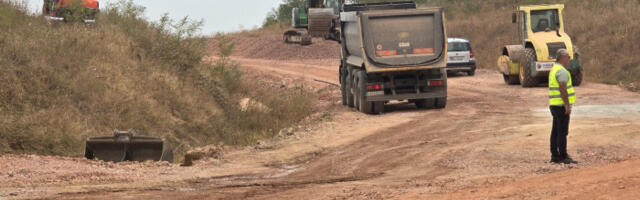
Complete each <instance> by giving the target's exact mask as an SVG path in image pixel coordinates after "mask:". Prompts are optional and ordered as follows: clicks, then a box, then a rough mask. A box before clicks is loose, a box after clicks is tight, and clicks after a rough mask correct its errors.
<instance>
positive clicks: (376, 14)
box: [337, 1, 447, 114]
mask: <svg viewBox="0 0 640 200" xmlns="http://www.w3.org/2000/svg"><path fill="white" fill-rule="evenodd" d="M337 26H339V29H338V30H339V31H338V33H339V35H340V40H339V41H340V43H341V45H342V51H341V64H340V70H339V80H340V85H341V91H342V102H343V104H344V105H346V106H349V107H355V108H356V109H357V110H359V111H361V112H363V113H367V114H379V113H382V112H383V111H384V104H385V103H387V102H390V101H394V100H408V101H409V102H413V103H415V105H416V106H417V107H418V108H434V107H435V108H444V107H446V105H447V73H446V65H447V34H446V31H445V17H444V12H443V9H442V8H417V7H416V4H415V3H414V2H411V1H404V2H388V3H368V4H350V5H343V6H342V10H341V13H340V22H339V24H337Z"/></svg>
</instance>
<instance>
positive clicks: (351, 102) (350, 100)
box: [345, 70, 355, 108]
mask: <svg viewBox="0 0 640 200" xmlns="http://www.w3.org/2000/svg"><path fill="white" fill-rule="evenodd" d="M352 73H353V71H350V70H347V74H346V77H345V78H346V81H345V92H346V96H347V97H346V98H347V106H349V107H351V108H353V106H355V99H354V96H353V94H354V93H353V91H354V89H353V78H354V77H353V74H352Z"/></svg>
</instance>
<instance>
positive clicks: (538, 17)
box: [531, 9, 560, 33]
mask: <svg viewBox="0 0 640 200" xmlns="http://www.w3.org/2000/svg"><path fill="white" fill-rule="evenodd" d="M559 22H560V20H559V18H558V10H557V9H552V10H534V11H531V30H532V31H533V32H534V33H536V32H546V31H555V30H557V29H558V24H559Z"/></svg>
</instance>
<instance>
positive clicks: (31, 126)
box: [0, 0, 311, 156]
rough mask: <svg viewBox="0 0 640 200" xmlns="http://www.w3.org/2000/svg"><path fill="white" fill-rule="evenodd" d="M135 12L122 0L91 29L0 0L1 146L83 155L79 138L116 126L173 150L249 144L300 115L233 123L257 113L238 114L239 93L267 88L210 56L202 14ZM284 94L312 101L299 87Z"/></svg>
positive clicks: (139, 9) (8, 150)
mask: <svg viewBox="0 0 640 200" xmlns="http://www.w3.org/2000/svg"><path fill="white" fill-rule="evenodd" d="M143 12H144V8H142V7H139V6H137V5H135V4H133V3H132V1H124V0H123V1H119V2H117V4H114V5H112V6H110V9H106V10H103V11H102V12H101V13H100V15H99V16H98V20H97V21H98V22H97V24H95V25H93V26H85V25H84V24H82V23H53V24H51V23H47V22H45V20H44V19H43V18H42V17H38V16H30V15H27V14H26V12H25V11H24V9H23V8H21V7H20V6H16V5H14V4H9V3H6V2H4V1H0V30H2V31H0V74H2V76H0V153H36V154H45V155H65V156H81V155H83V151H84V140H85V139H86V138H87V137H90V136H100V135H111V134H112V131H113V129H116V128H117V129H120V130H127V129H135V130H136V132H137V133H139V134H141V135H151V136H159V137H163V138H165V139H166V140H167V141H168V143H169V144H170V145H171V146H173V147H174V151H175V152H176V153H177V154H181V153H184V152H186V151H187V150H189V149H191V148H193V147H198V146H203V145H208V144H251V143H252V142H253V141H255V140H257V139H259V138H264V137H267V136H269V135H273V133H274V132H275V133H277V131H278V130H279V129H278V128H280V127H284V126H285V125H290V124H291V123H296V122H297V121H298V120H299V118H295V119H293V118H289V117H283V116H282V115H289V114H290V113H278V114H273V113H264V114H260V115H259V116H260V117H262V119H260V120H259V121H260V123H255V124H253V125H251V128H245V127H247V126H245V125H244V124H246V123H243V122H240V121H243V120H244V121H247V120H248V119H250V118H255V116H258V115H250V114H248V112H243V111H241V110H240V109H239V108H238V106H237V105H238V101H239V99H240V98H242V96H243V95H251V94H256V93H263V92H264V91H265V90H271V89H270V88H264V89H263V88H261V87H254V88H252V90H251V91H252V92H245V91H249V90H248V89H243V87H245V85H247V84H250V83H247V82H246V81H244V80H243V79H242V74H241V73H240V71H239V70H237V68H236V67H235V66H234V64H233V63H232V62H230V61H229V60H228V58H225V59H226V60H225V61H224V62H217V63H215V66H214V65H212V63H210V62H208V61H207V60H206V59H205V56H207V55H208V53H209V52H208V49H207V42H208V41H207V38H205V37H202V36H200V35H198V34H197V33H198V30H199V27H200V25H201V24H202V22H201V21H192V20H189V19H187V18H185V19H182V20H179V21H173V20H171V19H169V18H168V17H166V16H165V17H163V18H162V20H160V21H159V22H157V23H151V22H148V21H146V20H144V19H143V18H142V14H143ZM220 69H223V70H222V72H220ZM254 86H255V85H254ZM271 92H275V91H270V92H264V93H265V94H266V93H271ZM277 92H281V91H277ZM282 92H285V91H282ZM291 95H292V96H291V97H290V98H292V99H293V100H295V101H302V103H301V104H300V105H302V106H306V105H310V103H308V102H310V101H311V99H310V98H309V96H308V95H306V92H304V91H298V92H297V93H291ZM258 97H260V98H256V99H258V100H259V101H262V100H263V99H261V98H262V96H258ZM266 97H269V98H271V97H274V96H273V94H271V95H265V98H266ZM269 98H267V99H266V100H265V103H264V104H265V105H267V106H269V107H272V108H273V110H274V111H282V112H298V110H297V109H288V108H287V106H285V108H280V107H278V106H277V105H272V104H274V103H282V102H279V101H278V100H269ZM274 98H275V97H274ZM297 99H300V100H297ZM271 102H274V103H271ZM284 105H288V104H284ZM296 106H298V105H296ZM305 109H306V110H309V109H308V107H305ZM302 113H306V111H305V112H302ZM291 115H292V116H298V117H299V116H302V115H299V114H291Z"/></svg>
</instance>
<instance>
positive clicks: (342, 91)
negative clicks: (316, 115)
mask: <svg viewBox="0 0 640 200" xmlns="http://www.w3.org/2000/svg"><path fill="white" fill-rule="evenodd" d="M346 77H347V72H346V70H345V69H344V68H343V67H342V66H340V94H341V95H342V105H343V106H346V105H347V78H346Z"/></svg>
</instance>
